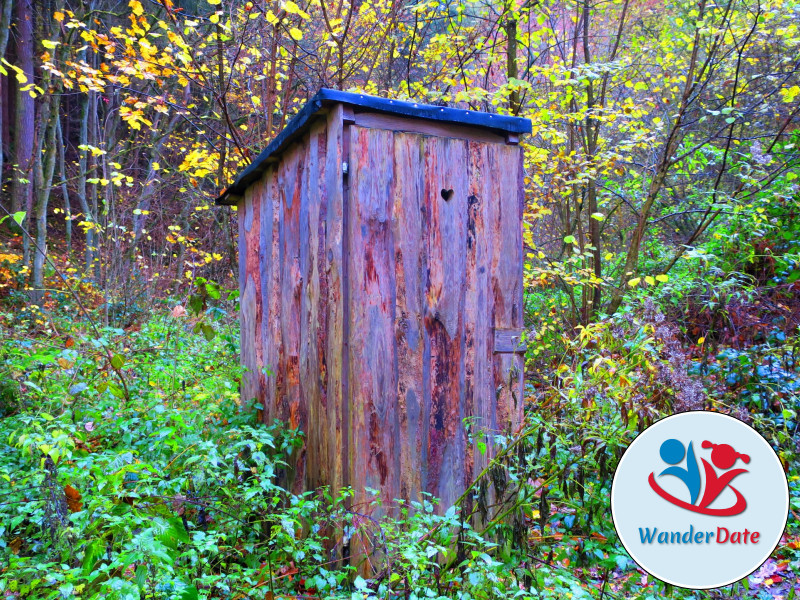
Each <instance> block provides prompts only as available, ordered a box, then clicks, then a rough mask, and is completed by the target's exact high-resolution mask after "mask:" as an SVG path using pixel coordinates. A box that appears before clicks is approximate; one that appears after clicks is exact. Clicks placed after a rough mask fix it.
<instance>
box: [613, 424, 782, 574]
mask: <svg viewBox="0 0 800 600" xmlns="http://www.w3.org/2000/svg"><path fill="white" fill-rule="evenodd" d="M611 514H612V517H613V519H614V526H615V527H616V529H617V534H618V535H619V538H620V540H621V541H622V545H623V546H624V547H625V550H627V551H628V554H630V555H631V558H633V560H635V561H636V563H637V564H638V565H639V566H640V567H641V568H642V569H644V570H645V571H647V572H648V573H650V574H651V575H653V576H654V577H657V578H658V579H661V580H662V581H665V582H667V583H670V584H672V585H676V586H678V587H684V588H692V589H709V588H715V587H721V586H725V585H729V584H731V583H733V582H735V581H738V580H740V579H742V578H743V577H746V576H747V575H749V574H750V573H752V572H753V571H755V570H756V569H757V568H758V567H759V566H760V565H761V564H762V563H763V562H764V561H765V560H767V558H768V557H769V555H770V554H771V553H772V551H773V550H774V549H775V547H776V546H777V545H778V542H779V541H780V539H781V535H783V530H784V528H785V527H786V520H787V518H788V514H789V486H788V483H787V481H786V475H785V474H784V472H783V467H782V466H781V462H780V460H779V459H778V457H777V455H776V454H775V452H774V451H773V450H772V448H771V447H770V445H769V444H768V443H767V441H766V440H765V439H764V438H763V437H761V435H759V434H758V433H757V432H756V431H755V430H753V429H752V428H751V427H749V426H748V425H745V424H744V423H742V422H741V421H739V420H737V419H734V418H733V417H729V416H727V415H722V414H719V413H714V412H705V411H693V412H685V413H680V414H677V415H673V416H671V417H667V418H665V419H662V420H660V421H658V422H656V423H654V424H653V425H651V426H650V427H648V428H647V429H646V430H645V431H644V432H642V433H641V434H640V435H639V436H638V437H637V438H636V439H635V440H634V441H633V443H631V445H630V446H629V447H628V449H627V450H626V451H625V454H624V455H623V456H622V460H620V463H619V466H618V467H617V471H616V473H615V474H614V482H613V484H612V487H611Z"/></svg>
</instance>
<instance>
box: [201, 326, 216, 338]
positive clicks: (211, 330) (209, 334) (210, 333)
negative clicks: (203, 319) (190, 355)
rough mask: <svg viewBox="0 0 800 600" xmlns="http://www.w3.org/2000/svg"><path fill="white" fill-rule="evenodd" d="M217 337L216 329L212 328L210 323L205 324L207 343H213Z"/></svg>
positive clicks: (204, 333) (204, 330)
mask: <svg viewBox="0 0 800 600" xmlns="http://www.w3.org/2000/svg"><path fill="white" fill-rule="evenodd" d="M215 335H217V332H216V331H214V328H213V327H211V325H209V324H208V323H204V324H203V337H204V338H206V340H207V341H209V342H210V341H211V340H213V339H214V336H215Z"/></svg>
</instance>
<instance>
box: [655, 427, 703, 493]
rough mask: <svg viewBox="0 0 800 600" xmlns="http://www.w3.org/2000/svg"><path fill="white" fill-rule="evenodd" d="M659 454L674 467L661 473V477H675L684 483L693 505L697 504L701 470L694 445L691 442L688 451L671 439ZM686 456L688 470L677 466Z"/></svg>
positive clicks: (663, 445) (665, 443) (662, 446)
mask: <svg viewBox="0 0 800 600" xmlns="http://www.w3.org/2000/svg"><path fill="white" fill-rule="evenodd" d="M659 453H660V454H661V458H662V460H663V461H664V462H665V463H667V464H668V465H673V466H671V467H667V468H666V469H664V470H663V471H661V474H660V475H659V477H660V476H661V475H674V476H675V477H677V478H678V479H680V480H681V481H683V483H685V484H686V487H687V488H688V489H689V496H690V498H691V504H694V503H695V502H697V497H698V496H699V495H700V468H699V467H698V466H697V459H696V458H695V456H694V448H693V447H692V443H691V442H689V449H688V450H686V449H685V448H684V447H683V444H682V443H681V442H680V441H678V440H676V439H674V438H673V439H669V440H666V441H665V442H664V443H663V444H661V449H660V450H659ZM684 455H685V456H686V468H683V467H679V466H677V465H678V463H680V462H681V461H682V460H683V457H684Z"/></svg>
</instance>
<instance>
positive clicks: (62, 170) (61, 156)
mask: <svg viewBox="0 0 800 600" xmlns="http://www.w3.org/2000/svg"><path fill="white" fill-rule="evenodd" d="M56 142H57V143H58V176H59V178H60V179H61V196H62V197H63V199H64V241H65V243H66V245H67V259H68V260H69V258H70V256H71V255H72V205H71V204H70V201H69V189H68V188H67V169H66V160H65V148H64V133H63V132H62V130H61V116H60V115H59V116H58V119H57V120H56Z"/></svg>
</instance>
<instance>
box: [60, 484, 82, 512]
mask: <svg viewBox="0 0 800 600" xmlns="http://www.w3.org/2000/svg"><path fill="white" fill-rule="evenodd" d="M64 495H65V496H66V497H67V508H68V509H69V512H78V511H79V510H81V509H83V502H81V493H80V492H79V491H78V490H76V489H75V488H74V487H72V486H71V485H67V486H65V487H64Z"/></svg>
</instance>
